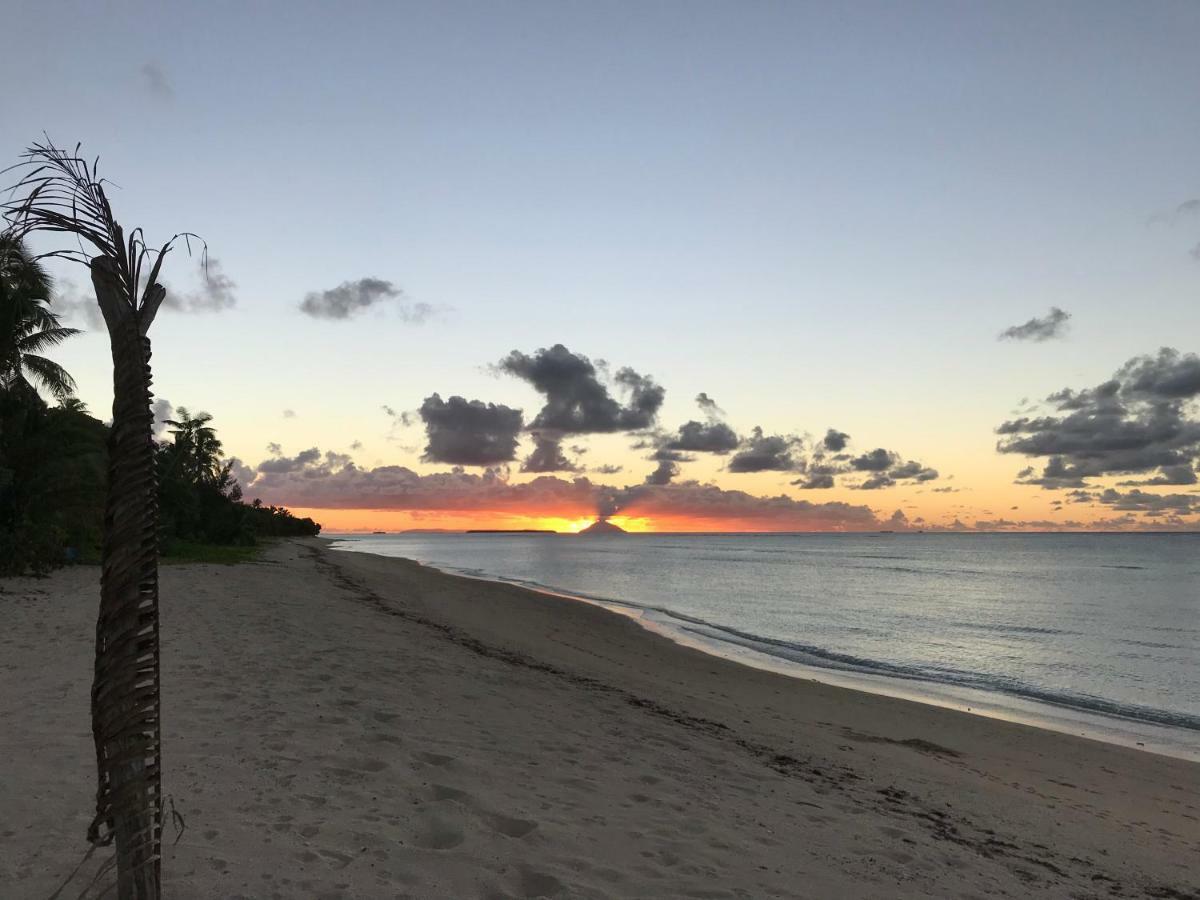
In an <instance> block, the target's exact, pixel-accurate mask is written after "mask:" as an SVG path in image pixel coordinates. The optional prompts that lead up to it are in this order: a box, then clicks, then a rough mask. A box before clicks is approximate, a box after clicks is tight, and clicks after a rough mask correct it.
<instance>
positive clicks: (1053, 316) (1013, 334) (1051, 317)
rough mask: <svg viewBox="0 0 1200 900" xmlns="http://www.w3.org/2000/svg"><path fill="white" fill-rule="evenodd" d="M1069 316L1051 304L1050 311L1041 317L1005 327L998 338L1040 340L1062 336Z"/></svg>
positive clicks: (1003, 339)
mask: <svg viewBox="0 0 1200 900" xmlns="http://www.w3.org/2000/svg"><path fill="white" fill-rule="evenodd" d="M1070 318H1071V314H1070V313H1069V312H1066V311H1065V310H1062V309H1059V308H1058V307H1057V306H1052V307H1050V312H1048V313H1047V314H1046V315H1044V316H1042V317H1041V318H1038V317H1036V316H1035V317H1034V318H1032V319H1030V320H1029V321H1028V322H1026V323H1024V324H1023V325H1014V326H1012V327H1011V328H1006V329H1005V330H1004V331H1002V332H1000V340H1002V341H1005V340H1008V341H1036V342H1041V341H1048V340H1051V339H1052V338H1057V337H1062V336H1063V335H1064V334H1065V333H1066V330H1067V322H1068V321H1069V320H1070Z"/></svg>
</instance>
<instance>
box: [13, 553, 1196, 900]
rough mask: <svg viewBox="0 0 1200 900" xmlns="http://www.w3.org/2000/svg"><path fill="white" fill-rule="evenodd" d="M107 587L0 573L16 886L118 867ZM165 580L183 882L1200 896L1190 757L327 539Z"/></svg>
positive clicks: (174, 873) (280, 890)
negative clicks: (681, 637)
mask: <svg viewBox="0 0 1200 900" xmlns="http://www.w3.org/2000/svg"><path fill="white" fill-rule="evenodd" d="M98 577H99V572H98V569H96V568H94V567H80V568H74V569H68V570H65V571H62V572H59V573H56V574H55V575H53V576H52V577H50V578H46V579H40V580H34V579H13V580H8V581H5V582H0V591H2V592H0V608H2V609H3V616H4V628H3V629H2V630H0V722H2V723H3V727H2V728H0V810H2V811H3V820H2V821H0V895H2V896H3V897H5V898H26V897H29V898H45V897H51V896H61V897H78V896H99V895H100V894H101V892H102V890H103V887H104V885H105V880H106V875H105V874H104V873H101V875H100V877H99V878H98V879H96V880H95V882H94V883H93V879H94V878H95V876H96V875H97V872H98V870H99V869H100V868H101V866H102V865H103V863H104V861H105V855H106V854H107V853H108V851H107V850H105V851H99V852H97V853H96V854H94V855H92V856H91V857H90V858H88V859H84V856H85V853H86V852H87V845H86V843H85V841H84V832H85V829H86V827H87V823H88V821H89V820H90V817H91V814H92V810H91V805H92V801H93V791H94V785H93V779H94V755H93V748H92V742H91V733H90V724H89V718H88V693H89V688H90V681H91V660H92V640H93V629H94V616H95V604H96V597H97V582H98ZM162 597H163V609H162V619H163V625H162V628H163V641H164V644H163V666H164V669H163V708H164V753H163V758H164V788H165V791H166V793H167V794H168V795H169V798H170V804H169V806H168V811H167V825H166V830H165V835H164V863H163V878H164V889H165V892H166V896H169V897H179V898H191V897H222V898H227V897H248V898H292V897H414V898H435V897H454V898H460V897H461V898H473V897H478V898H511V897H584V898H588V897H694V898H722V897H744V898H766V897H812V898H829V897H955V898H973V897H974V898H978V897H1047V898H1050V897H1053V898H1062V897H1076V898H1085V897H1154V898H1176V900H1178V898H1198V897H1200V766H1197V765H1196V764H1194V763H1189V762H1186V761H1182V760H1177V759H1172V758H1168V757H1163V756H1157V755H1153V754H1150V753H1145V752H1139V751H1137V750H1132V749H1127V748H1123V747H1118V746H1113V745H1108V744H1103V743H1099V742H1095V741H1089V740H1085V739H1082V738H1077V737H1072V736H1069V735H1063V734H1057V733H1052V732H1048V731H1042V730H1039V729H1035V728H1031V727H1027V726H1022V725H1016V724H1011V723H1006V722H1001V721H996V720H990V719H984V718H980V717H975V716H970V715H967V714H963V713H958V712H955V711H951V710H945V709H940V708H936V707H932V706H924V705H920V704H916V703H910V702H907V701H903V700H895V699H890V698H884V697H879V696H874V695H870V694H866V693H860V692H855V691H851V690H846V689H842V688H836V687H830V686H825V685H821V684H817V683H814V682H809V681H803V680H798V679H790V678H787V677H784V676H781V675H777V674H773V673H769V672H764V671H758V670H754V669H750V668H746V667H742V666H739V665H737V664H735V663H732V662H727V661H724V660H721V659H717V658H714V657H711V656H707V655H705V654H702V653H700V652H698V651H694V650H690V649H687V648H684V647H680V646H677V645H675V644H672V643H671V642H669V641H668V640H666V639H665V638H662V637H659V636H657V635H654V634H652V633H650V632H647V631H646V630H644V629H642V628H640V627H639V626H637V625H636V624H635V623H633V622H632V621H630V620H628V619H626V618H624V617H621V616H619V615H615V614H612V613H610V612H608V611H605V610H603V609H600V608H597V607H594V606H589V605H587V604H583V603H577V602H573V601H569V600H563V599H558V598H554V597H549V596H546V595H541V594H536V593H533V592H530V591H527V590H524V589H521V588H517V587H511V586H506V585H496V584H490V583H486V582H481V581H475V580H469V579H464V578H459V577H455V576H450V575H445V574H442V573H439V572H436V571H433V570H430V569H426V568H423V567H420V566H418V565H416V564H413V563H409V562H405V561H402V560H396V559H386V558H383V557H376V556H370V555H367V554H348V553H337V552H333V551H330V550H329V549H328V548H327V544H326V542H324V541H321V540H316V539H312V540H296V541H289V542H282V543H279V544H276V545H274V546H272V547H271V548H269V549H268V550H267V551H266V552H265V553H264V555H263V556H262V558H261V559H260V560H259V561H257V562H253V563H248V564H244V565H240V566H231V567H225V566H214V565H187V566H167V567H164V568H163V572H162ZM172 809H173V810H174V813H176V814H177V815H172ZM81 861H82V864H81ZM77 867H78V868H77ZM89 884H91V887H88V886H89ZM56 891H61V892H60V893H58V894H56V893H55V892H56Z"/></svg>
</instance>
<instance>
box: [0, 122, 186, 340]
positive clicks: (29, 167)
mask: <svg viewBox="0 0 1200 900" xmlns="http://www.w3.org/2000/svg"><path fill="white" fill-rule="evenodd" d="M81 147H82V145H81V144H76V145H75V149H74V151H68V150H64V149H62V148H60V147H57V146H55V144H54V142H53V141H51V140H50V139H49V138H48V137H47V138H46V139H45V142H44V143H39V142H34V143H33V144H31V145H30V146H29V147H28V148H27V149H26V150H25V152H24V153H22V154H21V162H19V163H17V164H16V165H13V166H9V167H8V168H7V169H4V170H3V171H0V175H2V174H5V173H8V172H18V173H20V178H19V180H17V181H16V183H14V184H13V185H12V186H11V188H10V189H9V192H8V193H9V198H8V199H7V200H5V201H4V202H3V203H2V204H0V209H2V210H3V216H4V219H5V221H6V223H7V227H6V229H5V235H6V237H7V238H8V239H9V240H10V241H11V242H17V243H19V242H21V241H23V240H24V239H25V238H26V237H27V236H28V235H30V234H33V233H35V232H51V233H55V232H56V233H60V234H68V235H71V236H72V237H73V238H75V242H76V244H77V247H76V248H74V249H72V248H66V249H57V250H50V251H48V252H46V253H42V254H39V255H38V256H37V257H35V259H46V258H59V259H66V260H70V261H72V262H77V263H82V264H83V265H90V264H91V262H92V260H93V259H95V258H96V257H104V258H106V259H110V260H112V265H113V270H114V275H115V276H116V279H117V281H118V283H119V284H120V286H121V288H122V292H123V293H124V295H125V297H126V298H127V302H129V303H130V304H132V306H133V308H134V310H135V311H136V312H138V313H139V314H144V315H146V316H148V317H149V319H151V320H153V317H154V314H155V313H156V312H157V307H158V304H157V303H152V302H149V303H148V301H149V300H150V299H151V298H150V292H151V289H152V288H153V287H154V285H155V284H157V283H158V275H159V271H160V270H161V268H162V264H163V260H164V259H165V258H166V255H167V254H168V253H169V252H170V251H171V249H172V248H173V247H174V246H175V244H176V242H177V241H179V240H181V239H182V240H183V241H184V243H185V244H186V245H187V248H188V252H189V253H191V249H192V246H191V242H192V241H197V242H198V243H199V244H200V245H201V247H202V248H203V252H204V254H205V261H206V262H207V252H208V247H207V245H205V243H204V241H203V240H202V239H201V238H200V237H199V236H198V235H195V234H192V233H191V232H180V233H178V234H175V235H172V237H171V239H170V240H168V241H167V242H166V243H164V244H163V245H162V246H161V247H158V248H157V249H155V248H153V247H151V246H149V245H148V244H147V243H146V238H145V232H143V231H142V229H141V228H135V229H133V231H131V232H129V234H128V236H127V235H126V234H125V231H124V229H123V228H122V227H121V225H120V223H118V222H117V220H116V217H114V216H113V211H112V207H111V206H110V205H109V202H108V197H107V196H106V195H105V193H104V186H105V185H106V184H112V182H110V181H109V180H108V179H106V178H101V177H100V174H99V165H100V157H98V156H97V157H96V158H95V159H94V160H93V161H91V162H88V160H87V159H85V158H84V157H83V156H82V155H80V152H79V151H80V149H81ZM89 248H90V249H89ZM0 255H3V254H2V253H0ZM147 265H149V267H150V268H149V269H148V270H146V271H144V269H145V267H146V266H147ZM143 275H144V276H145V277H143ZM149 325H150V322H149V321H147V322H145V323H144V326H143V332H144V330H145V328H148V327H149Z"/></svg>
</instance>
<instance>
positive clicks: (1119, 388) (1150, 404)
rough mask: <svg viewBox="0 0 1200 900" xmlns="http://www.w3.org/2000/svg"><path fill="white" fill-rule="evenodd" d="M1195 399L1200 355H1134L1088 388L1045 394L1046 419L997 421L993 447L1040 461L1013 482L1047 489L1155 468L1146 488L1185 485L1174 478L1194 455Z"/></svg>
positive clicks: (1199, 426)
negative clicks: (997, 437) (1038, 467)
mask: <svg viewBox="0 0 1200 900" xmlns="http://www.w3.org/2000/svg"><path fill="white" fill-rule="evenodd" d="M1197 397H1200V357H1197V356H1196V355H1195V354H1191V353H1188V354H1181V353H1179V351H1177V350H1173V349H1171V348H1165V347H1164V348H1163V349H1161V350H1159V351H1158V354H1157V355H1154V356H1149V355H1147V356H1139V357H1134V358H1133V359H1131V360H1129V361H1128V362H1127V363H1125V365H1123V366H1122V367H1121V368H1120V369H1118V370H1117V372H1116V373H1115V374H1114V375H1113V377H1112V378H1111V379H1109V380H1108V381H1105V382H1103V383H1101V384H1099V385H1097V386H1095V387H1093V388H1085V389H1083V390H1078V391H1076V390H1073V389H1070V388H1064V389H1063V390H1061V391H1056V392H1055V393H1053V394H1050V395H1049V396H1048V397H1047V398H1046V401H1045V402H1046V404H1048V405H1049V406H1051V407H1052V408H1053V413H1051V414H1047V415H1042V416H1022V417H1020V418H1017V419H1012V420H1010V421H1007V422H1003V423H1001V424H1000V425H999V426H998V427H997V429H996V432H997V434H999V435H1000V441H999V443H998V444H997V449H998V450H999V451H1000V452H1001V453H1015V454H1019V455H1023V456H1026V457H1030V458H1039V457H1040V458H1045V459H1046V462H1045V463H1044V465H1043V467H1042V470H1041V473H1040V474H1038V473H1036V472H1035V471H1033V470H1032V467H1029V468H1026V469H1023V470H1022V472H1021V473H1020V474H1019V475H1018V478H1017V480H1018V482H1020V483H1022V484H1036V485H1041V486H1042V487H1044V488H1049V489H1057V488H1083V487H1087V486H1088V480H1089V479H1092V478H1096V477H1099V476H1104V475H1139V474H1144V473H1150V472H1153V471H1155V470H1157V472H1158V474H1157V476H1156V477H1155V478H1154V479H1152V481H1153V483H1156V484H1175V483H1190V482H1179V481H1177V479H1178V478H1180V477H1181V475H1182V473H1183V472H1184V470H1185V469H1188V468H1194V466H1195V460H1196V458H1197V457H1198V456H1200V421H1198V420H1197V418H1196V415H1195V412H1196V410H1195V404H1196V399H1197ZM1148 483H1149V482H1148Z"/></svg>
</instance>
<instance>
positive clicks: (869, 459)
mask: <svg viewBox="0 0 1200 900" xmlns="http://www.w3.org/2000/svg"><path fill="white" fill-rule="evenodd" d="M897 460H898V457H897V455H896V454H895V453H893V452H892V451H890V450H884V449H883V448H882V447H877V448H875V449H874V450H872V451H870V452H869V453H864V454H862V455H861V456H856V457H855V458H854V459H852V460H850V468H852V469H854V470H855V471H856V472H885V471H887V470H888V469H890V468H891V467H892V466H893V465H895V464H896V462H897Z"/></svg>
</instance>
